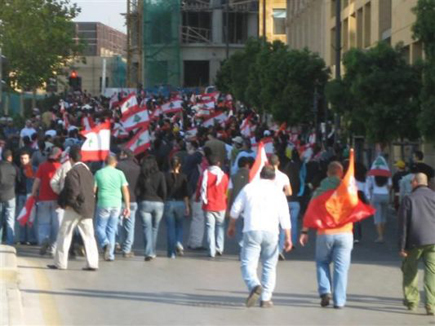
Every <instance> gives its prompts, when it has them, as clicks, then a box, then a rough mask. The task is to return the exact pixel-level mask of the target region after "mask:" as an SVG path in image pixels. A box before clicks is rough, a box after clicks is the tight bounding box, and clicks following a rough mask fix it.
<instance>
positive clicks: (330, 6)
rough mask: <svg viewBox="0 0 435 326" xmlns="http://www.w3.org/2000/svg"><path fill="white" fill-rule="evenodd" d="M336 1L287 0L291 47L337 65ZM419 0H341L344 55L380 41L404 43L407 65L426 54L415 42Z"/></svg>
mask: <svg viewBox="0 0 435 326" xmlns="http://www.w3.org/2000/svg"><path fill="white" fill-rule="evenodd" d="M336 1H337V0H287V39H288V44H289V46H290V47H291V48H296V49H302V48H304V47H308V48H309V49H310V50H312V51H314V52H317V53H319V54H320V56H321V57H322V58H324V59H325V61H326V64H327V65H329V66H331V67H333V66H334V65H335V49H336V46H335V43H336V37H335V35H336V33H335V25H336V23H335V20H336V17H335V12H336ZM416 4H417V0H341V38H342V43H341V46H342V54H344V53H345V52H346V51H348V50H349V49H350V48H352V47H356V48H360V49H365V48H368V47H371V46H373V45H375V44H376V43H377V42H379V41H386V42H389V43H390V44H391V45H393V46H394V45H396V44H397V43H399V42H403V44H404V46H405V56H406V58H407V60H408V62H410V63H412V62H415V61H416V60H417V59H419V58H421V57H422V55H423V51H422V46H421V44H420V43H419V42H415V41H414V40H413V39H412V31H411V27H412V24H413V23H414V21H415V15H414V14H413V13H412V8H413V7H415V5H416Z"/></svg>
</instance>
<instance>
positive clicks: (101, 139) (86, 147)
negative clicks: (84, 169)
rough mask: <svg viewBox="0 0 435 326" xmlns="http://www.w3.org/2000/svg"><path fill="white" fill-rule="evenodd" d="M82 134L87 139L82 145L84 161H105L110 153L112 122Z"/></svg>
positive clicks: (84, 131)
mask: <svg viewBox="0 0 435 326" xmlns="http://www.w3.org/2000/svg"><path fill="white" fill-rule="evenodd" d="M81 133H82V135H83V136H85V137H86V140H85V142H84V143H83V145H82V160H83V161H85V162H86V161H104V160H105V159H106V158H107V156H108V155H109V151H110V122H107V121H106V122H104V123H101V124H99V125H98V126H96V127H94V128H92V129H91V130H83V131H82V132H81Z"/></svg>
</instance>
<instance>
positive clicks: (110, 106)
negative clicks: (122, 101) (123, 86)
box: [109, 92, 119, 110]
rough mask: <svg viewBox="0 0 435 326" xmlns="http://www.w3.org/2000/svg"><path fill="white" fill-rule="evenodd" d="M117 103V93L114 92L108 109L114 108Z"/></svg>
mask: <svg viewBox="0 0 435 326" xmlns="http://www.w3.org/2000/svg"><path fill="white" fill-rule="evenodd" d="M118 105H119V99H118V93H116V92H115V93H114V94H113V95H112V97H111V98H110V101H109V109H110V110H112V108H115V107H117V106H118Z"/></svg>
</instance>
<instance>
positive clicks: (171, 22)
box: [127, 0, 258, 88]
mask: <svg viewBox="0 0 435 326" xmlns="http://www.w3.org/2000/svg"><path fill="white" fill-rule="evenodd" d="M127 31H128V32H127V35H128V37H127V38H128V47H127V59H128V66H127V75H128V77H127V79H128V84H129V86H130V87H145V88H148V87H154V86H157V85H162V84H167V85H172V86H183V87H192V86H208V85H212V84H213V83H214V79H215V76H216V73H217V71H218V70H219V68H220V66H221V63H222V61H224V60H225V59H226V58H227V57H228V56H230V55H231V54H233V53H234V52H235V51H237V50H239V49H242V48H243V46H244V43H245V42H246V41H247V39H248V38H249V37H258V1H246V0H228V1H222V0H207V1H198V0H185V1H180V0H153V1H151V0H128V10H127Z"/></svg>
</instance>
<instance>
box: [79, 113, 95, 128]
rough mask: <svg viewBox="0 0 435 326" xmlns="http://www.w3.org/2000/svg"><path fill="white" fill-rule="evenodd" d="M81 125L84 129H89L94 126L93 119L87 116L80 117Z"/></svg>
mask: <svg viewBox="0 0 435 326" xmlns="http://www.w3.org/2000/svg"><path fill="white" fill-rule="evenodd" d="M82 126H83V129H84V130H91V129H92V128H94V127H95V122H94V119H92V117H89V116H85V117H82Z"/></svg>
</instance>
